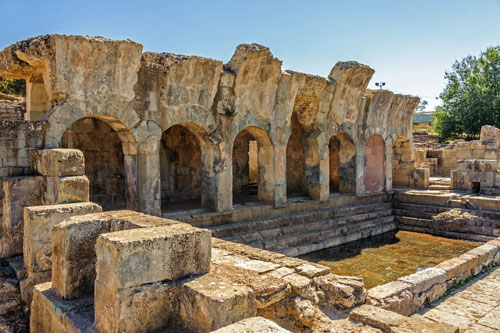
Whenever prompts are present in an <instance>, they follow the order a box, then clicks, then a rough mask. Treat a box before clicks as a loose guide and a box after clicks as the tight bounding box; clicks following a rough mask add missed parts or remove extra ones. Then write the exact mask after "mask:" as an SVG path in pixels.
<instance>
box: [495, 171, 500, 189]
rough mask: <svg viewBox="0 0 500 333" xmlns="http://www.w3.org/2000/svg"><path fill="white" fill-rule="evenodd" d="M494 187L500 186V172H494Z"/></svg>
mask: <svg viewBox="0 0 500 333" xmlns="http://www.w3.org/2000/svg"><path fill="white" fill-rule="evenodd" d="M495 187H500V173H495Z"/></svg>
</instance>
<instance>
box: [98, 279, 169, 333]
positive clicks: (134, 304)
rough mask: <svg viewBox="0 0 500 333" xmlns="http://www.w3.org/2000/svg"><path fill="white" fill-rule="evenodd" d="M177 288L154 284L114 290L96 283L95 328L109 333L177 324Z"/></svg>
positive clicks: (160, 327) (147, 330) (164, 284)
mask: <svg viewBox="0 0 500 333" xmlns="http://www.w3.org/2000/svg"><path fill="white" fill-rule="evenodd" d="M176 288H178V287H176V286H175V285H174V284H173V283H168V282H157V283H152V284H146V285H142V286H137V287H131V288H125V289H118V290H116V289H112V288H109V286H106V285H103V284H101V283H100V282H99V281H96V282H95V297H94V307H95V326H96V328H97V330H98V331H99V332H110V333H112V332H152V331H157V330H160V329H162V328H165V327H166V326H167V325H169V324H170V325H175V324H178V320H177V319H178V318H177V317H176V315H175V313H176V311H177V304H178V303H177V300H176V299H175V291H176ZM170 325H169V326H170Z"/></svg>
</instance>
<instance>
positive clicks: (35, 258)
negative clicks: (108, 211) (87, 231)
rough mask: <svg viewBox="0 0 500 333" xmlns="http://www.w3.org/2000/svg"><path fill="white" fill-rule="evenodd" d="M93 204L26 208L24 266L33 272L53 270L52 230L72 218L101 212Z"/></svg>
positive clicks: (99, 208) (83, 203)
mask: <svg viewBox="0 0 500 333" xmlns="http://www.w3.org/2000/svg"><path fill="white" fill-rule="evenodd" d="M101 211H102V209H101V207H100V206H99V205H97V204H95V203H92V202H82V203H70V204H62V205H51V206H31V207H26V208H24V242H23V253H24V265H25V266H26V268H27V269H28V271H31V272H41V271H45V270H50V269H51V268H52V229H53V227H54V226H55V225H57V224H59V223H60V222H62V221H64V220H65V219H67V218H69V217H71V216H78V215H84V214H90V213H98V212H101Z"/></svg>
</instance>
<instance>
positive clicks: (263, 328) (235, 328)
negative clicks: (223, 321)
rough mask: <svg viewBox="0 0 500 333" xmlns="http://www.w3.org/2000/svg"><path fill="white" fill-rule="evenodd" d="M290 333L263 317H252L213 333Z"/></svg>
mask: <svg viewBox="0 0 500 333" xmlns="http://www.w3.org/2000/svg"><path fill="white" fill-rule="evenodd" d="M247 332H253V333H270V332H272V333H290V331H289V330H286V329H284V328H282V327H280V326H279V325H278V324H276V323H275V322H273V321H270V320H269V319H266V318H263V317H251V318H247V319H243V320H240V321H238V322H236V323H234V324H231V325H227V326H224V327H223V328H219V329H218V330H216V331H214V332H213V333H247Z"/></svg>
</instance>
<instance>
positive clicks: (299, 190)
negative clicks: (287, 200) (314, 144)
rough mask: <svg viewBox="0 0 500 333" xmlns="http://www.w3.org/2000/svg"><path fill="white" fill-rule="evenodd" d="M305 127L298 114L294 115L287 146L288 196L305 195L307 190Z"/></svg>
mask: <svg viewBox="0 0 500 333" xmlns="http://www.w3.org/2000/svg"><path fill="white" fill-rule="evenodd" d="M304 135H305V131H304V128H303V126H302V125H301V124H300V123H299V120H298V118H297V114H296V113H293V114H292V133H291V135H290V138H289V139H288V144H287V146H286V192H287V196H288V197H291V196H294V195H305V194H307V188H306V185H305V175H304V163H305V160H304V145H303V142H302V139H303V137H304Z"/></svg>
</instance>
